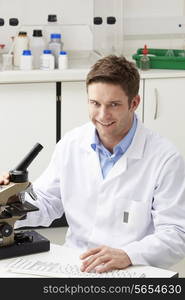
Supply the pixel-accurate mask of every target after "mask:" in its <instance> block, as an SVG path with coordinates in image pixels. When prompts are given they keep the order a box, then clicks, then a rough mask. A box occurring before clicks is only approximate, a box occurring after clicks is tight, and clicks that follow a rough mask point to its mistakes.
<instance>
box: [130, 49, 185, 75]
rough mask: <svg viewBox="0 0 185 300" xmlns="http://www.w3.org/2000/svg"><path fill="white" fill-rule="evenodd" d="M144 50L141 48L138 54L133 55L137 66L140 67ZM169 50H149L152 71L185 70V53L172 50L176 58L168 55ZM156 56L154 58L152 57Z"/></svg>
mask: <svg viewBox="0 0 185 300" xmlns="http://www.w3.org/2000/svg"><path fill="white" fill-rule="evenodd" d="M142 50H143V48H139V49H138V50H137V53H136V54H133V55H132V58H133V59H134V60H135V61H136V65H137V67H138V68H139V67H140V58H141V54H142ZM167 51H168V49H152V48H148V54H149V57H150V68H151V69H173V70H185V51H183V50H177V49H172V51H173V53H174V56H168V55H166V53H167ZM150 54H151V55H154V56H150Z"/></svg>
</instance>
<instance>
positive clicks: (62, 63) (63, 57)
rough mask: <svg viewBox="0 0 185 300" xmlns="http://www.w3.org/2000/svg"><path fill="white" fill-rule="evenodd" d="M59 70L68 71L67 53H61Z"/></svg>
mask: <svg viewBox="0 0 185 300" xmlns="http://www.w3.org/2000/svg"><path fill="white" fill-rule="evenodd" d="M58 68H59V70H65V69H68V53H67V52H66V51H60V53H59V56H58Z"/></svg>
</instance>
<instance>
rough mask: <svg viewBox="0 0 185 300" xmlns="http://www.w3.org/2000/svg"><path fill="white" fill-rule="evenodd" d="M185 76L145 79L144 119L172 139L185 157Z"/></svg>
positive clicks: (153, 128)
mask: <svg viewBox="0 0 185 300" xmlns="http://www.w3.org/2000/svg"><path fill="white" fill-rule="evenodd" d="M184 111H185V78H183V77H182V78H159V79H145V84H144V99H143V120H144V124H145V125H146V127H148V128H150V129H152V130H154V131H156V132H158V133H160V134H161V135H162V136H165V137H167V138H168V139H169V140H171V141H172V142H173V143H174V144H175V145H176V147H177V148H178V149H179V151H180V152H181V154H182V155H183V156H184V157H185V133H184V122H185V118H184V115H185V113H184Z"/></svg>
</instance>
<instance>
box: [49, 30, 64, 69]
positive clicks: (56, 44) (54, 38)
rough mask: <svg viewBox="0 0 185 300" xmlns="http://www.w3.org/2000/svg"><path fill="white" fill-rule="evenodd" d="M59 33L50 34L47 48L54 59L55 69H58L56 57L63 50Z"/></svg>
mask: <svg viewBox="0 0 185 300" xmlns="http://www.w3.org/2000/svg"><path fill="white" fill-rule="evenodd" d="M61 37H62V36H61V34H60V33H52V34H51V40H50V42H49V45H48V48H49V49H50V50H51V51H52V53H53V55H54V58H55V68H58V55H59V53H60V51H62V49H63V42H62V41H61Z"/></svg>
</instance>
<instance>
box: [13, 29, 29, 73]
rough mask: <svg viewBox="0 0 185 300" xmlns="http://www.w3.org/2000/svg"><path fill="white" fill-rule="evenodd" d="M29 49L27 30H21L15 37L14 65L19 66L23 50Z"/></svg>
mask: <svg viewBox="0 0 185 300" xmlns="http://www.w3.org/2000/svg"><path fill="white" fill-rule="evenodd" d="M28 49H29V39H28V36H27V32H25V31H20V32H19V34H18V36H16V37H15V39H14V48H13V60H14V65H15V66H17V67H19V66H20V62H21V55H22V53H23V50H28Z"/></svg>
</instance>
